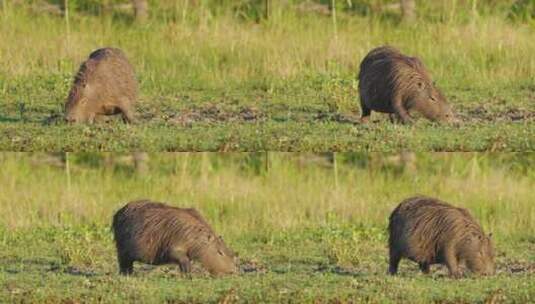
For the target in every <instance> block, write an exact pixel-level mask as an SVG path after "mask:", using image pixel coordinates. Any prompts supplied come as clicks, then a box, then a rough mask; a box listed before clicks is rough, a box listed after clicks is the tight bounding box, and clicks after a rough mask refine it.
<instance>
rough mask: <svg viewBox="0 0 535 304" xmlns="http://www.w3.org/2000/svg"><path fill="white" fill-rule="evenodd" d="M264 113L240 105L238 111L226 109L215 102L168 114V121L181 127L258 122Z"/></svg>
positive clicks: (254, 108)
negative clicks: (202, 124) (201, 124)
mask: <svg viewBox="0 0 535 304" xmlns="http://www.w3.org/2000/svg"><path fill="white" fill-rule="evenodd" d="M265 118H266V115H265V114H264V113H263V112H262V111H260V110H259V109H258V108H256V107H252V106H251V107H246V106H244V107H241V108H240V109H239V110H238V111H232V110H227V109H225V108H223V107H221V106H219V105H216V104H206V105H203V106H201V107H198V108H193V109H188V110H185V111H182V112H181V113H177V114H174V115H171V116H169V118H168V119H167V121H168V122H170V123H172V124H177V125H180V126H182V127H190V126H191V125H192V124H194V123H197V122H204V123H221V122H258V121H263V120H264V119H265Z"/></svg>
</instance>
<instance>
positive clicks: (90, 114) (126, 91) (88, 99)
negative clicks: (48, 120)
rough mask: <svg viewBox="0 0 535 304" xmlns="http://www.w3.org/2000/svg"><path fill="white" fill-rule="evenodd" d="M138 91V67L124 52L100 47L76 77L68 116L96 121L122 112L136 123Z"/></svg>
mask: <svg viewBox="0 0 535 304" xmlns="http://www.w3.org/2000/svg"><path fill="white" fill-rule="evenodd" d="M137 94H138V85H137V80H136V77H135V75H134V69H133V68H132V66H131V65H130V63H129V62H128V59H127V58H126V56H125V54H124V53H123V51H121V50H120V49H117V48H102V49H98V50H96V51H94V52H93V53H91V55H89V59H87V60H86V61H85V62H84V63H82V65H81V66H80V69H79V70H78V73H77V74H76V76H75V77H74V83H73V85H72V88H71V91H70V92H69V96H68V98H67V102H66V104H65V119H66V120H67V121H69V122H93V121H94V120H95V119H96V118H97V117H98V118H101V117H102V116H103V115H114V114H122V117H123V119H124V120H125V121H126V122H132V121H133V120H134V114H133V106H134V103H135V102H136V100H137Z"/></svg>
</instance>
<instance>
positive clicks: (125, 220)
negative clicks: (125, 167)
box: [112, 200, 236, 275]
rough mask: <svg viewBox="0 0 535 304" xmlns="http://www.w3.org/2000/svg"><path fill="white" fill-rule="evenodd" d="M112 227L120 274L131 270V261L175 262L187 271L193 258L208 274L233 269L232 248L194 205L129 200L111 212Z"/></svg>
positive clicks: (233, 270) (234, 269) (233, 256)
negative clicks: (173, 205)
mask: <svg viewBox="0 0 535 304" xmlns="http://www.w3.org/2000/svg"><path fill="white" fill-rule="evenodd" d="M112 227H113V232H114V236H115V244H116V246H117V257H118V261H119V269H120V272H121V273H122V274H131V273H132V271H133V263H134V261H139V262H143V263H147V264H152V265H161V264H168V263H176V264H178V265H179V267H180V270H181V271H183V272H186V273H189V272H190V271H191V261H192V260H197V261H199V262H200V263H201V264H202V265H203V266H204V267H205V268H206V269H207V270H208V271H209V272H210V273H211V274H212V275H222V274H230V273H234V272H235V271H236V262H235V254H234V252H233V251H232V250H230V249H229V248H228V247H227V246H226V245H225V243H224V242H223V239H222V238H221V237H220V236H217V235H216V234H215V232H214V231H213V229H212V228H211V227H210V225H209V224H208V223H207V222H206V221H205V220H204V218H203V217H202V216H201V214H200V213H199V212H198V211H197V210H195V209H186V208H176V207H171V206H168V205H165V204H163V203H158V202H151V201H148V200H139V201H133V202H130V203H128V204H126V205H125V206H124V207H123V208H121V209H120V210H119V211H117V212H116V213H115V215H114V216H113V224H112Z"/></svg>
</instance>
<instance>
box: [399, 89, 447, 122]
mask: <svg viewBox="0 0 535 304" xmlns="http://www.w3.org/2000/svg"><path fill="white" fill-rule="evenodd" d="M409 100H410V101H409V104H411V103H412V104H413V107H414V109H415V110H417V111H418V112H420V113H422V115H424V116H425V117H426V118H428V119H430V120H433V121H438V122H448V123H453V122H456V119H455V115H454V114H453V110H452V108H451V106H450V104H449V103H448V101H447V100H446V97H445V96H444V95H443V94H442V92H441V91H440V89H438V88H437V87H435V86H434V84H432V83H426V82H425V81H421V82H418V83H417V84H416V88H415V90H414V91H413V94H412V96H410V97H409Z"/></svg>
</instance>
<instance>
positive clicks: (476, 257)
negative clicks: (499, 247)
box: [459, 234, 496, 275]
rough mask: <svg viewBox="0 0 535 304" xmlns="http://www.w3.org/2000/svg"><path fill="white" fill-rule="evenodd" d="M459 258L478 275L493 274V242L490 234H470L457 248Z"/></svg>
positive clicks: (494, 268)
mask: <svg viewBox="0 0 535 304" xmlns="http://www.w3.org/2000/svg"><path fill="white" fill-rule="evenodd" d="M459 255H460V258H462V259H464V260H465V262H466V266H467V267H468V269H470V270H471V271H472V272H474V273H476V274H480V275H493V274H494V273H495V270H496V267H495V263H494V244H493V242H492V238H491V235H488V236H487V235H484V234H478V235H470V236H468V237H467V238H466V239H465V240H464V241H463V244H462V245H461V248H459Z"/></svg>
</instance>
